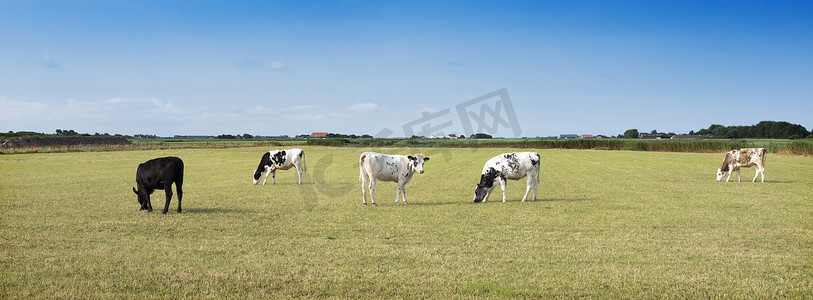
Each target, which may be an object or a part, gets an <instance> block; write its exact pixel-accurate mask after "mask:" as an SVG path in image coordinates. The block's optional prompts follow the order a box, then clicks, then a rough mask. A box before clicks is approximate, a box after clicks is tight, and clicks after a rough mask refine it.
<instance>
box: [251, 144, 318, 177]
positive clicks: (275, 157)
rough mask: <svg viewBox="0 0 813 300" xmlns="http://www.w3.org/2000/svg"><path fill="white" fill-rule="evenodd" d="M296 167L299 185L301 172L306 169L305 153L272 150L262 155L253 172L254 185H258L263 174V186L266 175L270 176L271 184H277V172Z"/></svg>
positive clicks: (295, 149) (296, 150) (298, 150)
mask: <svg viewBox="0 0 813 300" xmlns="http://www.w3.org/2000/svg"><path fill="white" fill-rule="evenodd" d="M291 167H296V172H297V173H298V174H299V184H302V172H305V171H306V170H307V169H308V168H307V166H305V151H302V149H297V148H294V149H288V150H272V151H268V152H266V153H265V154H263V157H262V158H261V159H260V165H259V166H257V170H255V171H254V184H258V183H260V177H262V176H263V172H265V180H263V185H265V183H266V182H268V174H271V184H275V183H277V170H288V169H290V168H291Z"/></svg>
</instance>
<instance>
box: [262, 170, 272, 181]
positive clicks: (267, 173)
mask: <svg viewBox="0 0 813 300" xmlns="http://www.w3.org/2000/svg"><path fill="white" fill-rule="evenodd" d="M268 175H271V171H270V170H269V169H268V166H265V179H264V180H263V185H265V183H266V182H268Z"/></svg>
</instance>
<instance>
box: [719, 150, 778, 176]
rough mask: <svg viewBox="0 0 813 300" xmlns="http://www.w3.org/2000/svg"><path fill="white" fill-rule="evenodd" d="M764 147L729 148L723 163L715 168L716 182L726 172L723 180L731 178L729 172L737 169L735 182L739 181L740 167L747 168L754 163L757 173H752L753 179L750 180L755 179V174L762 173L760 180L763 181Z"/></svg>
mask: <svg viewBox="0 0 813 300" xmlns="http://www.w3.org/2000/svg"><path fill="white" fill-rule="evenodd" d="M766 153H767V151H765V148H749V149H739V150H731V151H728V153H726V154H725V159H723V165H722V166H721V167H720V168H719V169H717V182H720V181H722V180H723V177H725V176H726V174H728V177H726V179H725V182H728V179H729V178H731V172H734V171H737V182H740V168H743V167H744V168H747V167H751V166H754V165H756V166H757V173H756V174H754V180H752V181H751V182H756V181H757V176H759V175H760V174H762V182H765V154H766Z"/></svg>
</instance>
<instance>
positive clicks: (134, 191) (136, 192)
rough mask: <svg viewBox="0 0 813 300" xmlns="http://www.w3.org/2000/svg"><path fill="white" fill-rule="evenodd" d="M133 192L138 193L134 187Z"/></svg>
mask: <svg viewBox="0 0 813 300" xmlns="http://www.w3.org/2000/svg"><path fill="white" fill-rule="evenodd" d="M133 193H135V194H136V195H138V191H136V189H135V187H134V188H133Z"/></svg>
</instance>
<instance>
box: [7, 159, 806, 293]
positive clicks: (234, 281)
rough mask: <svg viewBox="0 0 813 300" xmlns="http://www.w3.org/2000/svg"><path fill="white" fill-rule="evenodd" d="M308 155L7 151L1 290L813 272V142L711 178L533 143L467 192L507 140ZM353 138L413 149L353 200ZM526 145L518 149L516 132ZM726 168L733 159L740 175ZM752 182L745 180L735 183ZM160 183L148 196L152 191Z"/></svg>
mask: <svg viewBox="0 0 813 300" xmlns="http://www.w3.org/2000/svg"><path fill="white" fill-rule="evenodd" d="M302 148H303V149H304V150H305V153H306V164H307V167H308V171H307V172H306V173H305V175H304V178H303V182H304V184H302V185H297V184H296V174H295V172H293V171H280V172H278V173H277V184H276V185H271V184H270V182H269V184H268V185H266V186H254V185H251V181H250V175H251V172H252V171H253V170H254V169H255V168H256V167H257V164H258V163H259V159H260V156H261V155H262V154H263V152H265V151H268V150H271V149H266V148H259V147H256V148H251V147H248V148H231V149H174V150H173V149H168V150H149V151H121V152H98V153H53V154H20V155H2V156H0V176H1V177H0V178H3V179H2V181H0V199H2V200H0V209H1V210H2V213H0V217H1V218H2V219H0V233H1V234H0V237H2V239H0V249H2V252H0V253H2V255H0V261H2V268H0V278H2V279H0V295H2V297H3V298H29V297H54V298H67V297H85V298H87V297H99V298H149V297H186V298H221V297H250V298H268V297H376V298H385V297H386V298H416V297H433V298H441V297H444V298H446V297H450V298H470V297H487V298H491V297H493V298H503V297H608V298H609V297H644V298H650V297H666V296H679V297H692V298H696V297H748V298H774V297H796V298H803V297H807V296H809V295H810V294H811V291H812V290H813V286H811V280H810V278H813V267H812V264H813V263H811V260H810V257H813V250H811V249H813V247H811V246H813V204H811V201H810V200H811V199H813V176H811V175H813V168H811V167H813V158H808V157H792V156H778V155H769V157H768V159H767V163H766V168H767V173H766V175H767V176H766V179H767V182H765V183H764V184H760V183H751V182H750V180H751V178H753V174H754V173H753V172H754V170H753V168H748V169H743V172H742V175H743V176H742V177H743V181H744V182H742V183H737V182H729V183H717V182H715V181H714V175H713V173H714V171H715V170H716V169H717V168H718V167H719V165H720V164H721V162H722V154H691V153H655V152H616V151H593V150H538V152H539V153H540V155H541V157H542V170H541V181H540V187H539V193H538V200H537V201H534V202H525V203H522V202H519V200H520V199H521V198H522V195H523V194H524V192H525V180H524V179H523V180H520V181H509V183H508V202H507V203H501V202H500V201H501V195H500V193H499V188H497V190H495V194H494V195H492V197H491V199H490V200H489V201H488V202H486V203H481V204H474V203H471V202H472V198H473V192H474V185H475V184H476V183H477V182H478V180H479V177H480V171H481V170H482V166H483V163H485V161H486V160H488V158H490V157H493V156H494V155H497V154H500V153H503V152H511V151H513V150H512V149H507V148H502V149H499V148H498V149H444V148H431V149H414V148H412V149H410V148H383V149H375V148H373V149H360V148H333V147H313V146H308V147H302ZM363 151H378V152H384V153H392V154H414V153H418V152H420V153H424V154H425V155H427V156H429V157H431V160H430V161H429V162H427V163H426V166H425V168H426V173H424V174H416V175H415V177H414V178H413V180H412V182H410V183H409V184H408V185H407V186H406V190H407V196H408V200H409V203H410V204H409V205H406V206H404V205H400V206H396V205H395V203H394V200H395V183H391V182H379V184H378V186H377V188H376V196H377V200H378V203H379V206H378V207H372V206H367V207H365V206H362V205H361V184H360V182H359V181H358V156H359V154H360V153H361V152H363ZM522 151H526V150H524V149H523V150H522ZM168 155H174V156H178V157H181V158H182V159H184V162H185V165H186V168H185V178H184V203H183V208H184V212H183V213H181V214H177V213H175V212H174V208H175V207H176V206H177V196H176V197H173V200H172V203H171V204H170V210H169V213H168V214H167V215H161V214H160V213H156V212H155V211H154V212H153V213H146V212H140V211H138V203H137V202H136V197H135V195H134V194H133V193H132V190H131V187H132V186H133V185H134V184H135V182H134V180H135V169H136V166H137V165H138V164H139V163H141V162H144V161H146V160H148V159H151V158H155V157H161V156H168ZM735 175H736V174H735ZM746 181H747V182H746ZM163 198H164V194H163V192H161V191H157V192H156V193H154V194H153V197H152V199H153V200H152V201H153V204H154V207H155V208H158V207H163V205H164V199H163Z"/></svg>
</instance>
